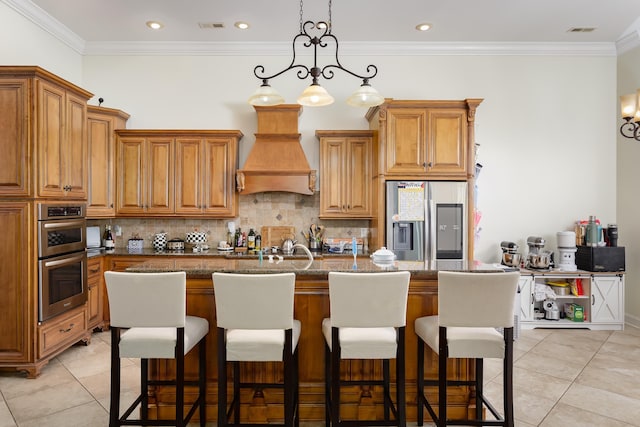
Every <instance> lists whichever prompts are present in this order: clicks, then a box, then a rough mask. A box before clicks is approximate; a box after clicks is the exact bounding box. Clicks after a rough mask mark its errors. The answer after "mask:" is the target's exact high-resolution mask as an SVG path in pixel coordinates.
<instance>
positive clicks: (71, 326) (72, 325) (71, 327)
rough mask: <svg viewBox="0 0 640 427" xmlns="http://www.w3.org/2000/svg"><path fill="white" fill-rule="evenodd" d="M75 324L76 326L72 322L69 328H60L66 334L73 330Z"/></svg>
mask: <svg viewBox="0 0 640 427" xmlns="http://www.w3.org/2000/svg"><path fill="white" fill-rule="evenodd" d="M74 326H75V324H74V323H72V324H70V325H69V328H68V329H60V332H62V333H63V334H66V333H67V332H69V331H71V330H72V329H73V327H74Z"/></svg>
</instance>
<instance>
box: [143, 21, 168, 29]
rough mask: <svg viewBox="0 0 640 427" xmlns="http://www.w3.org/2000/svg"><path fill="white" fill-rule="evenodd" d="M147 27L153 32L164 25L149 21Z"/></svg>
mask: <svg viewBox="0 0 640 427" xmlns="http://www.w3.org/2000/svg"><path fill="white" fill-rule="evenodd" d="M147 27H149V28H151V29H152V30H159V29H161V28H162V27H164V25H163V24H162V22H158V21H147Z"/></svg>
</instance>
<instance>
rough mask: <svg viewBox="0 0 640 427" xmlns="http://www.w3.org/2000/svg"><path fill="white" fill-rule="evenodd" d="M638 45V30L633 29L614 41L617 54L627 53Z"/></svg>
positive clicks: (639, 39)
mask: <svg viewBox="0 0 640 427" xmlns="http://www.w3.org/2000/svg"><path fill="white" fill-rule="evenodd" d="M638 46H640V30H633V31H632V32H630V33H628V34H626V35H624V36H623V37H621V38H619V39H618V40H617V41H616V51H617V53H618V55H622V54H623V53H627V52H629V51H630V50H633V49H635V48H637V47H638Z"/></svg>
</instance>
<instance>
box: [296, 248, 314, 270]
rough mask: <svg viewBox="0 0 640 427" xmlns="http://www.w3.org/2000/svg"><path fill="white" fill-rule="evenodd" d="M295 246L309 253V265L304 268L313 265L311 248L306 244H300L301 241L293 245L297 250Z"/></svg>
mask: <svg viewBox="0 0 640 427" xmlns="http://www.w3.org/2000/svg"><path fill="white" fill-rule="evenodd" d="M295 248H302V250H303V251H304V252H305V253H306V254H307V256H308V257H309V262H308V263H307V265H306V266H305V267H304V268H302V270H306V269H307V268H309V267H311V263H312V262H313V254H312V253H311V251H310V250H309V248H307V247H306V246H305V245H303V244H300V243H296V244H295V245H293V249H294V250H295Z"/></svg>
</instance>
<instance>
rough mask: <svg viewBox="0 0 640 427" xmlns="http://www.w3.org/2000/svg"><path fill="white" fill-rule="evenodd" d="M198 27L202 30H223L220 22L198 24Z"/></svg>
mask: <svg viewBox="0 0 640 427" xmlns="http://www.w3.org/2000/svg"><path fill="white" fill-rule="evenodd" d="M198 27H200V28H201V29H203V30H219V29H222V28H224V24H223V23H222V22H198Z"/></svg>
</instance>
